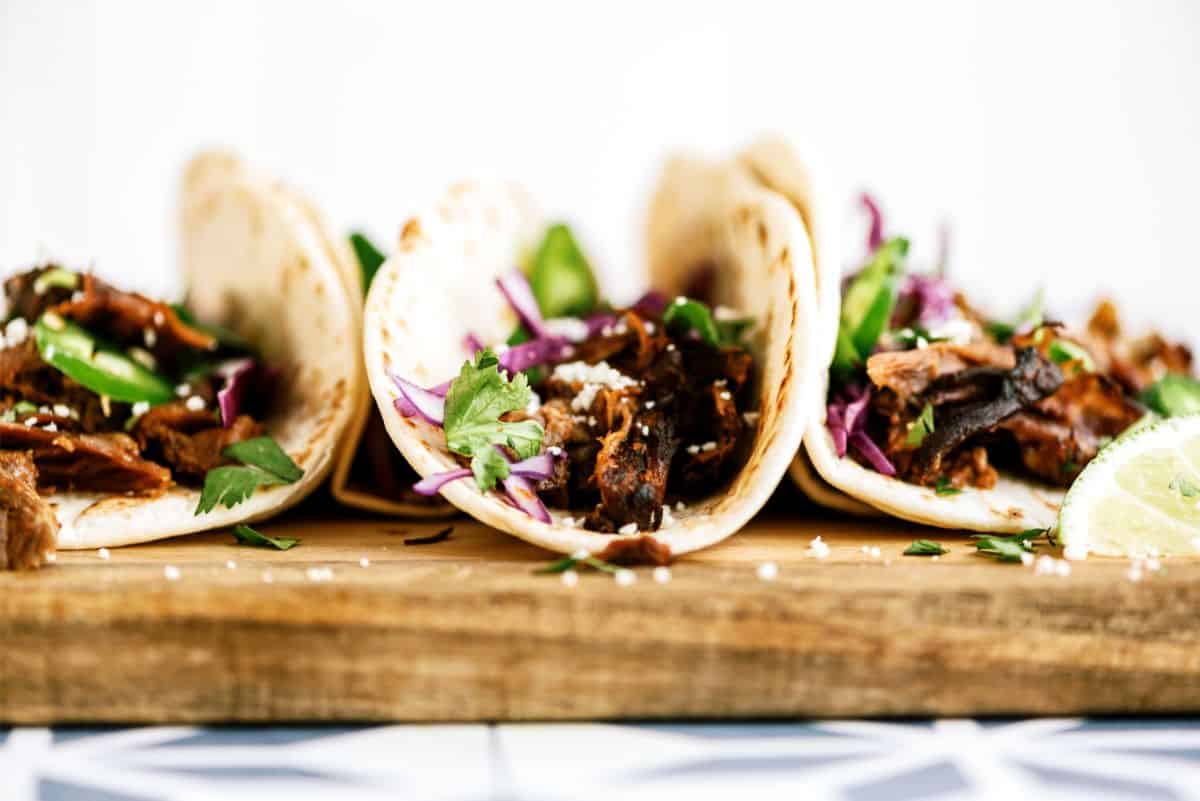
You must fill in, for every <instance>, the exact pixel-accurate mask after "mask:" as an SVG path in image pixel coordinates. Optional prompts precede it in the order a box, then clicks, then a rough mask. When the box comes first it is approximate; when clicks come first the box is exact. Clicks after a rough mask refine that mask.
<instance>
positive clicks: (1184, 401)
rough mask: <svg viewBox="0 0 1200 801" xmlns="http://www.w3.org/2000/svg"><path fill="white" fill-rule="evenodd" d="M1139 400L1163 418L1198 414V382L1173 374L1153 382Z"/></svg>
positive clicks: (1199, 395)
mask: <svg viewBox="0 0 1200 801" xmlns="http://www.w3.org/2000/svg"><path fill="white" fill-rule="evenodd" d="M1139 400H1141V402H1142V403H1144V404H1146V406H1148V407H1150V408H1151V409H1152V410H1154V411H1156V412H1158V413H1159V414H1161V415H1163V416H1165V417H1178V416H1180V415H1184V414H1196V413H1197V412H1200V381H1197V380H1196V379H1194V378H1189V377H1188V376H1183V375H1176V374H1174V373H1172V374H1170V375H1165V376H1163V377H1162V378H1160V379H1159V380H1158V381H1156V382H1154V384H1153V385H1151V386H1150V387H1149V388H1148V389H1147V390H1146V391H1144V392H1143V393H1142V394H1141V395H1140V396H1139Z"/></svg>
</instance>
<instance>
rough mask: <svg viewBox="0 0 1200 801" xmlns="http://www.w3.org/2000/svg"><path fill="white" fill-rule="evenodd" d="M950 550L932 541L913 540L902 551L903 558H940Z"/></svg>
mask: <svg viewBox="0 0 1200 801" xmlns="http://www.w3.org/2000/svg"><path fill="white" fill-rule="evenodd" d="M944 553H950V550H949V549H948V548H946V547H945V546H944V545H942V544H941V543H939V542H934V541H933V540H913V541H912V545H909V546H908V547H907V548H905V549H904V555H905V556H941V555H942V554H944Z"/></svg>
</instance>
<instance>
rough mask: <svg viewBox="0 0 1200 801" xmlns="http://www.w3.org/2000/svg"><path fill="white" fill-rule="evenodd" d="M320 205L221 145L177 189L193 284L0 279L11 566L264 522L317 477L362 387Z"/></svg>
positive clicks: (4, 524)
mask: <svg viewBox="0 0 1200 801" xmlns="http://www.w3.org/2000/svg"><path fill="white" fill-rule="evenodd" d="M317 223H318V221H316V220H315V218H314V215H313V212H312V211H311V210H310V209H309V208H308V207H307V206H305V205H304V204H303V202H302V201H300V200H299V199H297V198H295V197H294V196H293V195H292V194H291V193H290V192H289V191H288V190H287V189H285V188H284V187H282V186H280V185H278V184H276V183H274V182H273V181H270V180H268V179H266V178H264V177H262V176H260V175H258V174H256V173H254V172H252V171H251V170H250V169H248V168H247V167H245V166H244V165H242V164H241V163H240V162H239V161H237V160H236V159H235V158H233V157H232V156H228V155H225V154H206V155H202V156H200V157H198V158H196V159H195V160H194V161H193V162H192V163H191V165H190V166H189V167H188V169H187V171H186V174H185V177H184V181H183V187H182V202H181V216H180V234H181V239H180V256H181V262H182V267H183V272H184V275H185V278H186V283H187V285H188V287H189V294H188V297H187V301H186V303H185V304H169V303H165V302H162V301H158V300H153V299H151V298H148V297H145V296H143V295H141V294H138V293H136V292H131V291H127V290H125V289H122V288H118V287H117V286H114V285H113V284H111V283H109V282H108V281H105V280H103V279H101V278H100V277H98V276H96V275H94V274H92V273H90V272H81V271H76V270H71V269H66V268H64V267H62V266H59V265H41V266H38V267H36V268H34V269H31V270H27V271H25V272H22V273H20V274H18V275H15V276H12V277H10V278H9V279H7V280H6V281H5V282H4V294H3V298H4V309H3V310H0V311H2V312H3V314H2V315H0V316H2V318H3V320H4V326H3V343H2V348H0V501H2V503H0V533H2V534H3V537H2V538H0V539H3V541H4V546H5V547H4V548H0V551H3V552H4V561H5V566H6V567H30V566H36V565H37V564H38V563H40V562H41V561H43V560H44V559H45V558H46V555H47V554H48V553H50V552H52V551H53V547H54V544H55V542H57V546H58V547H60V548H97V547H101V546H117V545H127V544H131V543H137V542H146V541H150V540H155V539H160V538H163V537H169V536H173V535H176V534H186V533H189V532H194V531H201V530H205V529H211V528H216V527H221V526H230V525H234V524H237V523H244V522H249V521H254V520H258V519H261V518H264V517H267V516H269V515H272V514H275V513H278V512H279V511H281V510H283V509H285V508H287V507H289V506H291V505H292V504H294V503H296V502H298V501H299V500H300V499H302V498H303V497H304V496H305V495H307V494H308V493H309V492H310V491H311V490H312V489H313V488H314V487H316V486H317V485H318V484H320V483H321V481H322V480H323V479H324V477H325V476H326V475H327V474H328V473H329V471H330V469H331V468H332V466H333V453H334V448H335V445H336V443H337V442H338V441H339V439H340V437H341V435H342V433H343V431H344V430H345V428H346V425H347V422H348V421H349V419H350V414H351V404H352V400H353V398H354V397H355V396H356V394H357V393H359V392H361V387H360V386H359V384H358V382H359V381H360V380H361V376H360V374H359V373H358V372H357V371H356V370H355V365H356V357H355V353H356V350H357V337H356V327H355V322H356V321H355V319H354V317H353V307H352V305H351V304H350V303H349V301H348V299H347V298H346V294H345V288H344V284H343V280H342V278H341V277H340V275H339V269H340V267H339V265H338V259H337V256H336V254H335V253H333V252H332V251H331V249H330V247H329V243H328V242H327V241H326V240H325V239H324V238H323V237H322V235H321V233H320V231H321V228H320V225H319V224H317Z"/></svg>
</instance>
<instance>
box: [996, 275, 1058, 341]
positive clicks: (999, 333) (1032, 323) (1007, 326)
mask: <svg viewBox="0 0 1200 801" xmlns="http://www.w3.org/2000/svg"><path fill="white" fill-rule="evenodd" d="M1045 296H1046V290H1045V288H1044V287H1039V288H1038V291H1037V292H1036V293H1034V296H1033V300H1031V301H1030V302H1029V305H1028V306H1026V307H1025V309H1024V310H1023V311H1022V312H1021V313H1020V314H1019V315H1017V319H1016V320H1015V321H1014V322H1012V323H1005V322H1002V321H999V320H993V321H992V322H990V323H988V324H987V326H986V327H987V330H988V333H989V334H991V335H992V336H993V337H995V338H996V341H997V342H1008V341H1009V340H1010V339H1012V338H1013V335H1015V334H1019V333H1020V332H1022V331H1024V330H1025V329H1029V330H1033V329H1034V328H1037V327H1038V326H1040V325H1041V324H1042V322H1043V320H1042V306H1043V304H1044V302H1045Z"/></svg>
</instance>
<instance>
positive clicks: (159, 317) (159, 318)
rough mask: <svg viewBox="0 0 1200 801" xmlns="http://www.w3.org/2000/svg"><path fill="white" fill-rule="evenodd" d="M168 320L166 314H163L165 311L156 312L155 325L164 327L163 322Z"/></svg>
mask: <svg viewBox="0 0 1200 801" xmlns="http://www.w3.org/2000/svg"><path fill="white" fill-rule="evenodd" d="M166 321H167V318H166V317H165V316H163V313H162V312H161V311H156V312H155V313H154V327H155V328H162V327H163V324H164V323H165V322H166Z"/></svg>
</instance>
